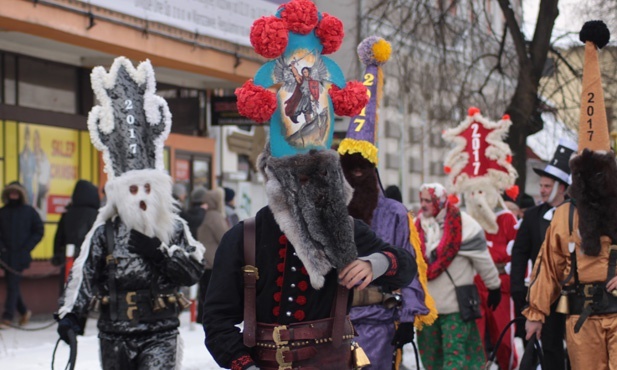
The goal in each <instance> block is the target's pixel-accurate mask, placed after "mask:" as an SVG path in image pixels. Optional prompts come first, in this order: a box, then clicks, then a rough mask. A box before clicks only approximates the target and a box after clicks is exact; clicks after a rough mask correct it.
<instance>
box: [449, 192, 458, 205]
mask: <svg viewBox="0 0 617 370" xmlns="http://www.w3.org/2000/svg"><path fill="white" fill-rule="evenodd" d="M459 201H460V200H459V199H458V197H457V196H456V194H449V195H448V203H450V204H452V205H457V204H458V202H459Z"/></svg>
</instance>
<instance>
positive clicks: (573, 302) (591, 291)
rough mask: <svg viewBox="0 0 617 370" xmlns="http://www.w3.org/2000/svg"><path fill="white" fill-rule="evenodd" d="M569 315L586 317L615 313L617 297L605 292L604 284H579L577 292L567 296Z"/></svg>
mask: <svg viewBox="0 0 617 370" xmlns="http://www.w3.org/2000/svg"><path fill="white" fill-rule="evenodd" d="M568 308H569V310H570V315H582V314H583V313H584V312H585V311H586V310H587V311H589V313H588V314H587V315H588V316H595V315H603V314H609V313H616V312H617V297H615V296H613V295H612V294H609V293H608V292H606V289H605V283H591V284H580V285H579V292H578V293H574V294H569V295H568Z"/></svg>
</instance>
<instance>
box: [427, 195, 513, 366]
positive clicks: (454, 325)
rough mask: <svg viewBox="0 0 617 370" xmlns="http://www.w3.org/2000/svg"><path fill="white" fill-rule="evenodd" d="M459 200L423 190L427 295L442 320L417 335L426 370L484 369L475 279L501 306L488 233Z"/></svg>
mask: <svg viewBox="0 0 617 370" xmlns="http://www.w3.org/2000/svg"><path fill="white" fill-rule="evenodd" d="M457 201H458V200H457V199H456V198H455V197H448V196H447V193H446V189H445V188H444V187H443V186H442V185H440V184H437V183H433V184H423V185H422V186H421V187H420V204H421V206H422V211H421V213H420V214H419V215H418V218H417V219H416V228H417V230H418V232H419V233H420V235H419V237H420V241H421V247H422V253H423V256H424V258H425V259H426V262H427V264H428V270H427V274H426V275H427V278H428V289H429V292H430V294H431V296H432V297H433V299H434V300H435V303H436V305H437V312H438V313H439V316H438V317H437V320H436V321H435V323H434V324H433V325H431V326H428V327H425V328H423V329H422V330H421V331H420V332H418V345H419V347H420V355H421V357H422V364H423V365H424V368H426V369H427V370H439V369H465V368H467V369H480V368H481V367H482V366H484V363H485V361H486V360H485V359H486V357H485V355H484V349H483V346H482V341H481V340H480V335H479V333H478V328H477V326H476V322H475V319H476V318H478V317H480V306H479V302H478V290H477V288H476V286H475V285H474V284H473V280H474V276H475V275H476V273H477V274H479V275H480V277H481V278H482V280H483V281H484V282H485V284H486V286H487V287H488V288H489V289H491V292H496V293H497V294H490V295H489V297H488V304H489V306H490V307H491V308H493V309H494V308H496V307H497V306H498V305H499V301H500V300H501V294H499V286H500V284H501V282H500V280H499V276H498V273H497V269H496V268H495V265H494V264H493V261H492V260H491V256H490V254H489V253H488V250H487V247H486V239H485V237H484V230H482V227H481V226H480V225H479V224H478V222H476V221H475V220H474V219H473V218H472V217H471V216H469V215H468V214H467V213H465V212H463V211H461V210H460V209H459V208H458V207H457V206H456V205H455V203H456V202H457Z"/></svg>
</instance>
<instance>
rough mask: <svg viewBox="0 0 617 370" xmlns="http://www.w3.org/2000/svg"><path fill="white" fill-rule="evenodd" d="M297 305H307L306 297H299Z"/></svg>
mask: <svg viewBox="0 0 617 370" xmlns="http://www.w3.org/2000/svg"><path fill="white" fill-rule="evenodd" d="M296 303H297V304H299V305H300V306H304V305H305V304H306V297H305V296H303V295H299V296H298V297H297V298H296Z"/></svg>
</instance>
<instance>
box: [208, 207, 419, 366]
mask: <svg viewBox="0 0 617 370" xmlns="http://www.w3.org/2000/svg"><path fill="white" fill-rule="evenodd" d="M243 227H244V222H240V223H239V224H237V225H236V226H234V227H233V228H232V229H231V230H230V231H229V232H227V233H226V234H225V236H224V237H223V240H222V241H221V245H220V246H219V248H218V250H217V252H216V263H215V264H214V268H213V270H212V278H211V280H210V285H209V288H208V291H207V293H206V299H205V302H204V315H203V318H204V320H203V324H204V330H205V332H206V346H207V347H208V350H209V351H210V353H211V354H212V356H213V357H214V359H215V360H216V362H217V363H218V364H219V365H220V366H221V367H224V368H229V367H230V364H231V362H232V360H234V359H236V358H239V357H241V356H242V355H246V354H250V353H251V349H249V348H247V347H245V346H244V344H243V341H242V334H241V333H240V331H239V329H238V328H237V327H236V326H235V325H237V324H239V323H240V322H242V320H243V305H244V304H243V303H244V299H243V297H244V295H243V294H244V291H243V280H242V279H243V277H242V266H244V253H243V242H244V230H243ZM282 236H283V234H282V232H281V230H280V228H279V226H278V224H277V223H276V221H275V220H274V216H273V214H272V212H271V211H270V209H269V208H267V207H266V208H262V209H261V210H260V211H259V212H258V213H257V216H256V243H255V245H256V249H255V258H256V265H257V268H258V269H259V279H258V280H257V300H256V311H257V321H258V322H261V323H278V324H280V325H287V324H291V323H297V322H306V321H310V320H319V319H324V318H328V317H330V313H331V309H332V304H333V302H334V301H335V295H336V290H337V287H338V276H337V272H336V271H335V270H332V271H330V272H329V273H328V274H327V275H326V277H325V279H326V280H325V283H324V286H323V287H322V288H321V289H320V290H315V289H313V288H312V287H311V285H310V281H309V277H308V276H307V274H306V270H305V269H304V267H303V265H302V262H301V261H300V259H299V258H298V257H297V256H296V253H295V251H294V248H293V246H292V245H291V243H287V242H286V239H285V238H284V237H282ZM354 239H355V242H356V246H357V248H358V255H359V256H368V255H370V254H372V253H376V252H382V251H383V252H388V255H389V256H390V258H389V260H390V266H389V269H388V271H387V272H386V273H385V274H384V275H382V276H381V277H379V278H378V279H376V280H375V284H378V285H381V286H384V287H386V289H389V288H392V289H396V288H400V287H402V286H406V285H407V284H409V282H410V281H411V280H412V279H413V277H414V276H416V272H417V266H416V263H415V260H414V259H413V258H412V256H411V254H409V253H408V252H407V251H405V250H403V249H400V248H395V247H392V246H390V245H388V244H386V243H385V242H383V241H381V240H380V239H379V238H377V236H376V235H375V233H374V232H373V231H372V230H371V229H370V227H369V226H368V225H366V224H365V223H364V222H362V221H359V220H355V224H354ZM277 297H278V300H277ZM349 298H350V299H351V295H350V297H349ZM257 348H258V347H254V349H253V350H257Z"/></svg>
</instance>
